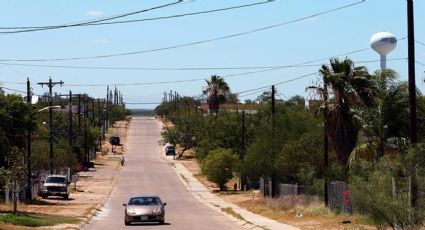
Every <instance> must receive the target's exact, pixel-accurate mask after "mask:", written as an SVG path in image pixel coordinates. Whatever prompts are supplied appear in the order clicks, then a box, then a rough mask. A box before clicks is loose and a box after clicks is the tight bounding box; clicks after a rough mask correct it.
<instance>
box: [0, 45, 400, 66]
mask: <svg viewBox="0 0 425 230" xmlns="http://www.w3.org/2000/svg"><path fill="white" fill-rule="evenodd" d="M368 49H370V48H367V49H361V50H362V51H365V50H368ZM351 53H352V52H349V53H345V54H351ZM337 56H341V55H337ZM323 59H325V60H326V58H323ZM323 59H320V60H323ZM405 59H406V58H389V59H387V61H398V60H405ZM317 60H318V59H316V60H312V61H308V63H311V62H317ZM379 61H380V60H366V61H356V63H360V64H362V63H372V62H379ZM303 63H306V62H303ZM0 64H3V65H6V66H24V67H40V68H63V69H89V70H140V71H199V70H246V69H272V68H300V67H317V66H319V67H320V66H321V64H293V65H273V66H230V67H175V68H173V67H100V66H73V65H71V66H70V65H43V64H25V63H14V62H11V63H4V62H1V63H0Z"/></svg>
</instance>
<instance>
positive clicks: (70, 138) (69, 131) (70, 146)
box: [68, 90, 72, 151]
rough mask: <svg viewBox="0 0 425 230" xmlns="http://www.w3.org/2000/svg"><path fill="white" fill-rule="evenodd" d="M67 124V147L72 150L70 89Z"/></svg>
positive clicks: (70, 93)
mask: <svg viewBox="0 0 425 230" xmlns="http://www.w3.org/2000/svg"><path fill="white" fill-rule="evenodd" d="M68 106H69V124H68V129H69V130H68V138H69V148H70V149H71V151H72V91H71V90H70V91H69V102H68Z"/></svg>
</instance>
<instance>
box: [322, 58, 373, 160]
mask: <svg viewBox="0 0 425 230" xmlns="http://www.w3.org/2000/svg"><path fill="white" fill-rule="evenodd" d="M330 67H331V68H329V67H328V66H326V65H323V66H322V68H321V69H320V70H319V72H320V74H321V75H322V76H323V77H324V82H326V83H327V84H328V86H330V88H331V89H332V93H333V98H331V101H332V102H333V103H331V104H330V106H329V111H328V116H327V122H328V126H327V130H326V135H328V137H329V138H330V140H331V141H332V145H333V148H334V150H335V153H336V155H337V159H338V161H339V162H340V163H341V164H342V165H343V166H347V162H348V159H349V156H350V154H351V152H352V151H353V149H354V148H355V146H356V142H357V136H358V133H359V130H360V126H359V123H358V122H357V121H356V119H355V117H354V113H353V112H352V109H353V108H356V107H371V106H374V105H376V98H377V87H376V84H375V83H374V82H373V81H372V79H371V76H370V74H369V73H368V71H367V69H366V67H363V66H360V67H355V66H354V64H353V62H352V61H351V60H350V59H348V58H346V59H344V60H343V61H339V60H338V59H331V60H330Z"/></svg>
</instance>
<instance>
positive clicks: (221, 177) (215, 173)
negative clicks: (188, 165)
mask: <svg viewBox="0 0 425 230" xmlns="http://www.w3.org/2000/svg"><path fill="white" fill-rule="evenodd" d="M237 160H238V158H237V156H236V155H235V154H234V153H233V152H232V151H231V150H229V149H216V150H213V151H211V152H210V153H209V154H208V156H207V157H206V158H205V159H204V160H203V161H202V164H201V166H202V171H203V173H205V174H206V175H207V178H208V180H210V181H212V182H214V183H216V184H217V185H218V186H219V187H220V191H223V190H225V184H226V183H227V182H228V181H229V180H230V179H232V177H233V170H234V167H235V165H236V163H237Z"/></svg>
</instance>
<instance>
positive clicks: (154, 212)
mask: <svg viewBox="0 0 425 230" xmlns="http://www.w3.org/2000/svg"><path fill="white" fill-rule="evenodd" d="M153 214H157V215H160V214H162V209H161V207H157V208H156V209H155V210H154V211H153Z"/></svg>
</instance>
